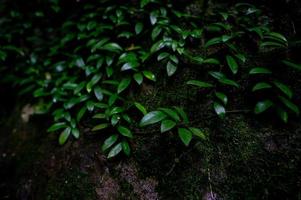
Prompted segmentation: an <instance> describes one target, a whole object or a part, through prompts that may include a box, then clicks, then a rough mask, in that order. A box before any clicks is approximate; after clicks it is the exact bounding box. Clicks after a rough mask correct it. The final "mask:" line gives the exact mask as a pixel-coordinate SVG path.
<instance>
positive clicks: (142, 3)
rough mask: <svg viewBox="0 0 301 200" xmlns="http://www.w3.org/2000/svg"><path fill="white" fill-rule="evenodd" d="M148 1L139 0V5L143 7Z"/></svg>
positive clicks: (149, 0)
mask: <svg viewBox="0 0 301 200" xmlns="http://www.w3.org/2000/svg"><path fill="white" fill-rule="evenodd" d="M150 2H151V0H140V7H141V8H143V7H145V6H146V5H147V4H149V3H150Z"/></svg>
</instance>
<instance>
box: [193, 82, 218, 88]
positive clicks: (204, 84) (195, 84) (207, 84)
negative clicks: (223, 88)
mask: <svg viewBox="0 0 301 200" xmlns="http://www.w3.org/2000/svg"><path fill="white" fill-rule="evenodd" d="M187 84H188V85H194V86H198V87H200V88H211V87H214V86H213V85H212V84H211V83H206V82H202V81H197V80H190V81H188V82H187Z"/></svg>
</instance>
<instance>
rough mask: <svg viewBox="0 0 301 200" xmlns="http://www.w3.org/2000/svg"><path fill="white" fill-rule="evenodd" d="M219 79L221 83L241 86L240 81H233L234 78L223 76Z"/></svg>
mask: <svg viewBox="0 0 301 200" xmlns="http://www.w3.org/2000/svg"><path fill="white" fill-rule="evenodd" d="M218 81H219V82H220V83H222V84H226V85H231V86H234V87H237V88H239V85H238V83H236V82H235V81H233V80H230V79H227V78H221V79H218Z"/></svg>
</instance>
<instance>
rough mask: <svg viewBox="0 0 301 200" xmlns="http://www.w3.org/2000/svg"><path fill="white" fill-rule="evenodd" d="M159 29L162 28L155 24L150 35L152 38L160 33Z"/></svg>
mask: <svg viewBox="0 0 301 200" xmlns="http://www.w3.org/2000/svg"><path fill="white" fill-rule="evenodd" d="M161 31H162V28H161V27H160V26H156V27H155V28H154V29H153V31H152V35H151V37H152V40H155V39H156V38H157V37H158V36H159V35H160V33H161Z"/></svg>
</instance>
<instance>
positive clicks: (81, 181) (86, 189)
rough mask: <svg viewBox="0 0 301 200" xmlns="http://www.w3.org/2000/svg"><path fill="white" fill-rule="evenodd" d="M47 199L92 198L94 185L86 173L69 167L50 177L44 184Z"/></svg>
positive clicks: (85, 199)
mask: <svg viewBox="0 0 301 200" xmlns="http://www.w3.org/2000/svg"><path fill="white" fill-rule="evenodd" d="M45 197H46V198H45V199H47V200H82V199H84V200H94V199H96V195H95V187H94V185H93V184H92V182H91V181H90V180H89V177H88V176H87V174H84V173H82V172H80V170H78V169H70V170H66V171H63V172H61V174H60V175H58V176H55V177H52V178H51V179H50V180H49V182H48V183H47V185H46V192H45Z"/></svg>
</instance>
